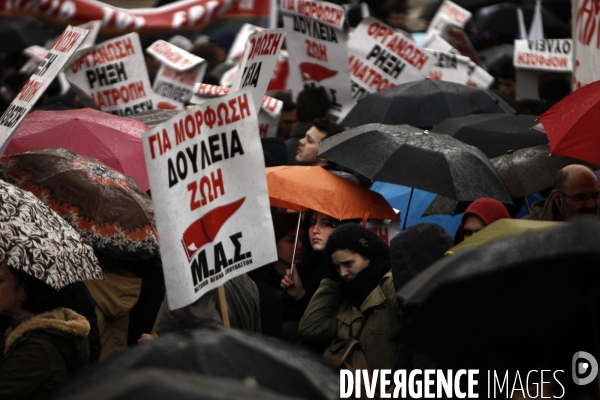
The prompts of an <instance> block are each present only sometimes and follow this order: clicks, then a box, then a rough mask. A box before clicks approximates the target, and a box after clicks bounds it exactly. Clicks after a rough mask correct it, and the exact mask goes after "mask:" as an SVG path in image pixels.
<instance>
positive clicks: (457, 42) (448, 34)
mask: <svg viewBox="0 0 600 400" xmlns="http://www.w3.org/2000/svg"><path fill="white" fill-rule="evenodd" d="M440 36H441V37H442V38H443V39H444V40H445V41H447V42H448V43H450V45H452V47H454V48H455V49H456V50H458V51H459V53H460V54H462V55H463V56H467V57H469V58H470V59H471V61H473V62H474V63H475V64H480V61H479V56H478V55H477V52H476V51H475V49H474V48H473V44H472V43H471V40H470V39H469V38H468V36H467V34H466V33H465V31H464V30H463V29H462V28H459V27H457V26H454V25H446V26H445V27H444V29H443V30H442V32H441V33H440Z"/></svg>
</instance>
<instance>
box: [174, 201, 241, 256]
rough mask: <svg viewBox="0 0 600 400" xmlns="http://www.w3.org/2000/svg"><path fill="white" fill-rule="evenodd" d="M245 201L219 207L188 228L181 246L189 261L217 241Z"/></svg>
mask: <svg viewBox="0 0 600 400" xmlns="http://www.w3.org/2000/svg"><path fill="white" fill-rule="evenodd" d="M245 199H246V198H245V197H242V198H241V199H239V200H237V201H234V202H233V203H230V204H225V205H224V206H221V207H217V208H215V209H214V210H211V211H209V212H207V213H206V214H204V216H202V217H201V218H199V219H197V220H196V221H194V222H192V224H191V225H190V226H188V228H187V229H186V230H185V232H184V233H183V237H182V239H181V244H182V245H183V248H184V250H185V254H186V255H187V258H188V261H191V260H192V258H193V257H194V255H195V254H196V252H197V251H198V250H200V249H201V248H202V246H204V245H205V244H207V243H210V242H212V241H213V240H214V239H215V237H216V236H217V233H219V230H220V229H221V227H222V226H223V225H224V224H225V222H227V220H228V219H229V218H230V217H231V216H232V215H233V214H235V212H236V211H237V210H238V209H239V208H240V207H241V205H242V203H243V202H244V200H245Z"/></svg>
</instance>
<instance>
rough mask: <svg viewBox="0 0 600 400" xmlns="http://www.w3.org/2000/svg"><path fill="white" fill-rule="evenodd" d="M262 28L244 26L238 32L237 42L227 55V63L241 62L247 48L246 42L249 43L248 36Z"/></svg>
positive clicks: (234, 42) (249, 25)
mask: <svg viewBox="0 0 600 400" xmlns="http://www.w3.org/2000/svg"><path fill="white" fill-rule="evenodd" d="M256 28H260V27H259V26H256V25H252V24H244V25H242V27H241V28H240V30H239V31H238V33H237V35H236V36H235V40H234V41H233V44H232V45H231V48H230V49H229V53H228V54H227V58H226V61H230V62H236V63H237V62H239V61H240V60H241V59H242V56H243V55H244V49H245V48H246V42H247V41H248V36H250V34H251V33H252V32H253V31H254V29H256Z"/></svg>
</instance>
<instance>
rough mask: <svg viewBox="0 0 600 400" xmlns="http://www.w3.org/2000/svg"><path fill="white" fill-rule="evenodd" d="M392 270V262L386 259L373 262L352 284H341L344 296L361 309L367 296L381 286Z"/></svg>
mask: <svg viewBox="0 0 600 400" xmlns="http://www.w3.org/2000/svg"><path fill="white" fill-rule="evenodd" d="M389 270H390V262H389V260H388V259H386V258H378V259H376V260H373V261H371V262H370V263H369V265H367V266H366V267H365V268H363V269H362V271H360V272H359V273H358V274H357V275H356V276H355V277H354V279H352V280H351V281H350V282H345V281H343V282H340V290H341V292H342V295H343V296H344V297H345V298H347V299H348V300H349V301H350V304H352V305H353V306H354V307H356V308H360V306H361V305H362V303H363V302H364V301H365V299H366V298H367V296H368V295H369V294H370V293H371V292H372V291H373V290H374V289H375V288H376V287H377V286H379V282H380V281H381V278H383V276H384V275H385V274H386V273H387V272H388V271H389Z"/></svg>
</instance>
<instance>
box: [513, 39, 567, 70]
mask: <svg viewBox="0 0 600 400" xmlns="http://www.w3.org/2000/svg"><path fill="white" fill-rule="evenodd" d="M514 64H515V67H517V68H527V69H536V70H546V71H563V72H570V71H572V70H573V40H572V39H539V40H515V51H514Z"/></svg>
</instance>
